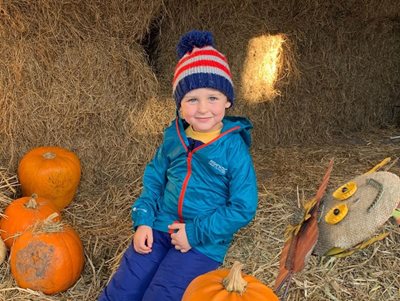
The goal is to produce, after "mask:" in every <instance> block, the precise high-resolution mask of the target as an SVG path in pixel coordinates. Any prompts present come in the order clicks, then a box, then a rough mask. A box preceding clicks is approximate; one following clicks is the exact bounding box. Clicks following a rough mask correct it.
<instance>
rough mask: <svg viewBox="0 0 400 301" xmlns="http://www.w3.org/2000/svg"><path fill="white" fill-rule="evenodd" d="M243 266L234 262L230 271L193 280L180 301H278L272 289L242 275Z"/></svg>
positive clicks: (217, 272)
mask: <svg viewBox="0 0 400 301" xmlns="http://www.w3.org/2000/svg"><path fill="white" fill-rule="evenodd" d="M242 267H243V264H241V263H240V262H238V261H236V262H235V263H234V264H233V266H232V268H231V270H228V269H220V270H215V271H211V272H208V273H206V274H203V275H200V276H199V277H197V278H195V279H194V280H193V281H192V282H191V283H190V284H189V286H188V287H187V289H186V291H185V293H184V295H183V298H182V301H204V300H213V301H230V300H232V301H233V300H235V301H261V300H262V301H279V299H278V297H277V296H276V295H275V294H274V292H273V291H272V289H270V288H269V287H268V286H266V285H264V284H263V283H262V282H261V281H259V280H258V279H257V278H255V277H253V276H250V275H242Z"/></svg>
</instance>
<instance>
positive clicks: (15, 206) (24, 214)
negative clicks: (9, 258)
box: [0, 194, 60, 248]
mask: <svg viewBox="0 0 400 301" xmlns="http://www.w3.org/2000/svg"><path fill="white" fill-rule="evenodd" d="M54 212H57V213H58V214H59V211H58V209H57V208H56V207H55V206H54V204H53V203H52V202H50V201H48V200H46V199H44V198H39V197H38V196H37V195H35V194H33V195H32V196H31V197H22V198H19V199H16V200H14V201H13V202H11V203H10V204H9V205H8V206H7V208H6V210H5V211H4V216H3V217H2V218H1V220H0V230H1V231H0V232H1V238H2V239H3V240H4V243H5V244H6V246H7V247H8V248H11V246H12V245H13V243H14V240H15V237H17V236H19V235H20V234H21V233H22V232H24V231H25V230H26V229H27V228H29V227H31V226H32V225H34V224H35V223H36V222H38V221H41V220H44V219H46V218H47V217H48V216H49V215H50V214H52V213H54ZM57 219H60V217H58V218H57Z"/></svg>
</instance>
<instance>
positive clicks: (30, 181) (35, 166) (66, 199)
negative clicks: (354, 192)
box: [18, 146, 81, 210]
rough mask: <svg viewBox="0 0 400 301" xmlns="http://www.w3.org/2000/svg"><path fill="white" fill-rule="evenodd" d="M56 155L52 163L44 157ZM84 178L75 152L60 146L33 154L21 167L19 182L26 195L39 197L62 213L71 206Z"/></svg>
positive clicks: (41, 149) (24, 159) (38, 149)
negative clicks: (50, 202) (49, 202)
mask: <svg viewBox="0 0 400 301" xmlns="http://www.w3.org/2000/svg"><path fill="white" fill-rule="evenodd" d="M49 152H51V153H54V154H55V155H56V156H55V157H54V158H52V159H46V158H44V157H43V155H44V154H46V153H49ZM80 177H81V166H80V161H79V158H78V156H77V155H76V154H74V153H73V152H71V151H69V150H67V149H64V148H61V147H56V146H45V147H38V148H35V149H32V150H30V151H29V152H28V153H26V154H25V155H24V156H23V158H22V159H21V161H20V163H19V165H18V178H19V180H20V183H21V188H22V192H23V194H24V195H30V194H31V193H37V194H38V195H39V196H42V197H46V198H48V199H49V200H51V201H52V202H54V203H55V204H56V206H57V207H58V209H60V210H61V209H63V208H64V207H66V206H68V205H69V204H70V203H71V202H72V200H73V198H74V195H75V193H76V190H77V188H78V185H79V181H80Z"/></svg>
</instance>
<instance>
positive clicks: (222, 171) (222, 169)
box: [208, 160, 227, 175]
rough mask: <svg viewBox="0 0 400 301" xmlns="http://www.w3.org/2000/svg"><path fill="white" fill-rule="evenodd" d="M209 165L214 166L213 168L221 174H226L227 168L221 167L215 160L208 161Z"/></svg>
mask: <svg viewBox="0 0 400 301" xmlns="http://www.w3.org/2000/svg"><path fill="white" fill-rule="evenodd" d="M208 164H209V165H210V166H212V167H213V168H215V169H216V170H218V171H219V172H220V173H222V174H223V175H224V174H226V170H227V169H226V168H225V167H223V166H221V165H219V164H218V163H217V162H215V161H214V160H210V161H208Z"/></svg>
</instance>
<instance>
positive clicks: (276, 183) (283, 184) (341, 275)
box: [0, 131, 400, 301]
mask: <svg viewBox="0 0 400 301" xmlns="http://www.w3.org/2000/svg"><path fill="white" fill-rule="evenodd" d="M393 134H395V132H391V131H386V132H379V133H373V134H367V135H364V136H357V137H349V140H348V141H346V142H343V141H342V140H340V141H339V140H338V141H337V142H336V143H332V144H330V145H323V146H318V145H315V146H309V147H304V146H293V147H281V148H263V147H258V148H254V149H253V157H254V164H255V167H256V171H257V175H258V187H259V208H258V211H257V215H256V218H255V219H254V221H253V222H252V223H251V224H250V225H249V226H248V227H246V228H245V229H242V230H241V231H240V232H239V233H237V235H236V237H235V240H234V242H233V244H232V246H231V248H230V250H229V253H228V255H227V257H226V260H225V264H224V266H227V267H229V266H231V265H232V263H233V262H234V261H235V260H239V261H241V262H243V263H244V264H245V272H246V273H250V274H252V275H254V276H256V277H257V278H258V279H260V280H261V281H263V282H264V283H265V284H267V285H270V286H272V285H273V283H274V280H275V277H276V276H277V273H278V267H279V255H280V250H281V248H282V246H283V243H284V239H283V234H284V230H285V227H286V226H287V225H288V223H289V222H290V221H295V220H296V219H297V218H298V217H299V212H300V210H299V209H298V204H299V203H302V202H303V201H304V200H306V199H308V198H310V197H312V196H313V194H314V193H315V191H316V189H317V187H318V185H319V182H320V181H321V179H322V176H323V174H324V173H325V169H326V167H327V165H328V162H329V160H330V159H332V158H333V159H334V162H335V163H334V169H333V172H332V175H331V180H330V184H329V188H330V189H333V188H335V187H336V186H338V185H340V184H343V183H344V182H346V181H348V180H350V179H351V178H352V177H354V176H357V175H359V174H361V173H363V172H365V171H367V170H369V169H370V168H371V167H373V166H374V165H375V164H377V163H378V162H380V161H381V160H382V159H384V158H385V157H388V156H391V157H392V158H393V159H394V158H396V156H398V155H399V152H398V150H399V144H398V142H396V141H395V140H390V139H389V136H391V135H393ZM390 171H392V172H395V173H397V174H400V166H399V164H398V163H395V164H394V165H393V166H391V168H390ZM2 178H3V179H4V178H6V179H11V180H10V181H9V182H10V185H11V184H12V183H14V184H13V185H12V186H15V177H12V175H11V174H9V173H6V172H5V171H4V170H2ZM10 185H6V184H5V182H4V180H2V182H1V187H2V193H3V194H5V195H8V196H9V197H11V196H13V195H14V193H13V192H12V191H10V190H9V189H8V188H7V187H9V186H10ZM99 189H100V188H99ZM140 189H141V182H140V179H139V178H138V179H137V181H133V182H132V183H130V185H127V186H126V187H118V188H117V187H115V189H112V188H111V189H109V190H107V191H106V190H104V191H98V193H97V195H99V196H98V197H96V198H94V197H92V195H91V194H88V193H84V192H83V191H81V190H80V191H79V192H78V195H77V196H76V199H75V201H74V202H73V203H72V204H71V205H70V206H69V207H68V208H67V209H66V210H65V211H64V212H63V216H64V218H65V219H66V220H67V221H68V222H70V223H71V224H72V225H73V226H74V227H75V229H76V230H77V231H78V232H79V234H80V236H81V238H82V241H83V244H84V246H85V260H86V264H85V268H84V271H83V273H82V276H81V278H80V279H79V281H78V282H77V283H76V284H75V286H73V287H72V288H71V289H69V290H68V291H66V292H64V293H61V294H58V295H55V296H44V295H43V294H40V293H37V292H33V291H29V290H25V289H21V288H18V287H17V286H16V284H15V282H14V280H13V278H12V277H11V275H10V269H9V263H8V262H5V263H3V265H2V266H1V275H2V276H1V277H2V279H1V280H2V281H1V284H0V300H10V301H11V300H12V301H14V300H33V301H36V300H96V297H97V296H98V294H99V293H100V291H101V289H102V287H104V285H105V284H106V283H107V281H108V279H109V278H110V276H111V274H112V272H113V271H114V270H115V268H116V267H117V266H118V261H119V259H120V257H121V255H122V253H123V251H124V249H125V248H126V247H127V245H128V244H129V243H130V239H131V235H132V231H131V222H130V216H129V215H130V214H129V213H130V212H129V209H130V205H131V204H132V202H133V200H134V199H135V197H137V195H138V194H139V192H140ZM17 190H18V189H17ZM17 193H18V192H17ZM8 202H9V198H8V197H2V199H1V206H2V208H4V207H5V206H6V205H7V203H8ZM384 228H386V230H388V231H390V232H391V234H390V235H389V237H387V238H386V239H384V240H383V241H380V242H377V243H375V244H373V245H372V246H370V247H368V248H367V249H365V250H363V251H360V252H358V253H356V254H354V255H352V256H350V257H347V258H344V259H333V258H319V257H315V256H312V257H311V258H310V260H309V262H308V264H307V266H306V268H305V269H304V270H303V271H302V272H301V273H299V274H296V275H295V277H294V281H293V283H292V285H291V288H290V290H289V298H288V300H315V301H321V300H335V301H336V300H360V301H361V300H399V298H400V280H399V277H398V275H399V273H400V265H399V258H400V236H399V234H400V230H399V228H397V227H396V226H394V224H392V223H390V222H388V223H387V224H386V225H385V227H384Z"/></svg>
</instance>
